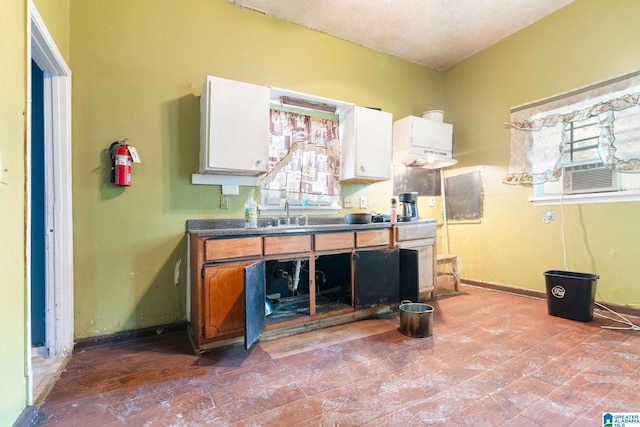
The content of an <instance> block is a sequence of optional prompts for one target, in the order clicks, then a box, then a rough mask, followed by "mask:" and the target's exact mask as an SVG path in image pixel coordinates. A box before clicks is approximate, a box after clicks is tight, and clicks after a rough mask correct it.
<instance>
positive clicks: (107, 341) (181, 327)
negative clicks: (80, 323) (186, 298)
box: [73, 321, 187, 353]
mask: <svg viewBox="0 0 640 427" xmlns="http://www.w3.org/2000/svg"><path fill="white" fill-rule="evenodd" d="M186 331H187V322H186V321H185V322H177V323H168V324H164V325H159V326H151V327H148V328H140V329H132V330H129V331H121V332H116V333H113V334H108V335H99V336H96V337H90V338H81V339H78V340H76V342H75V345H74V347H73V352H74V353H78V352H79V351H83V350H88V349H91V348H96V347H104V346H107V345H112V344H119V343H122V342H127V341H138V340H142V339H145V338H150V337H157V336H158V335H166V334H171V333H176V332H184V333H186Z"/></svg>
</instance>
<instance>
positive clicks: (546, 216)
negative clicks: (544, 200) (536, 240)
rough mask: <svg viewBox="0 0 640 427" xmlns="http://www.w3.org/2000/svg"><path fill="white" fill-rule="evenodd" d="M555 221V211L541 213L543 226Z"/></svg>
mask: <svg viewBox="0 0 640 427" xmlns="http://www.w3.org/2000/svg"><path fill="white" fill-rule="evenodd" d="M555 220H556V211H554V210H548V211H544V212H542V222H544V223H545V224H549V223H551V222H553V221H555Z"/></svg>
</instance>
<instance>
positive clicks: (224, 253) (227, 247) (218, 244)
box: [204, 236, 262, 261]
mask: <svg viewBox="0 0 640 427" xmlns="http://www.w3.org/2000/svg"><path fill="white" fill-rule="evenodd" d="M260 255H262V237H259V236H254V237H240V238H234V239H208V240H205V242H204V256H205V261H213V260H217V259H227V258H242V257H251V256H260Z"/></svg>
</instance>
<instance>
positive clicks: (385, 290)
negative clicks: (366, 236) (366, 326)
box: [354, 249, 400, 307]
mask: <svg viewBox="0 0 640 427" xmlns="http://www.w3.org/2000/svg"><path fill="white" fill-rule="evenodd" d="M399 269H400V256H399V251H398V249H381V250H363V251H357V252H356V253H355V255H354V275H355V278H354V280H355V305H356V307H373V306H377V305H389V304H397V303H398V302H400V288H399V286H400V283H399V282H400V274H399Z"/></svg>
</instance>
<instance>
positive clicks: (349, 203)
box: [342, 197, 353, 209]
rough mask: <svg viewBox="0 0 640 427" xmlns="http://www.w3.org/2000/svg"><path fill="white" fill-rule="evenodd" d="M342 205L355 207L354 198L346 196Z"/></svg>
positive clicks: (347, 207)
mask: <svg viewBox="0 0 640 427" xmlns="http://www.w3.org/2000/svg"><path fill="white" fill-rule="evenodd" d="M342 207H343V208H345V209H351V208H353V199H352V198H351V197H345V198H344V199H343V200H342Z"/></svg>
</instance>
